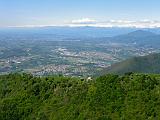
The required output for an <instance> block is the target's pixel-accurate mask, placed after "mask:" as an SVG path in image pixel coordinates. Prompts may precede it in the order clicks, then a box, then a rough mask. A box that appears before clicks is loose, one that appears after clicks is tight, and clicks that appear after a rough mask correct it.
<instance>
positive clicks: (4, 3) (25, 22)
mask: <svg viewBox="0 0 160 120" xmlns="http://www.w3.org/2000/svg"><path fill="white" fill-rule="evenodd" d="M159 13H160V0H0V27H9V26H54V25H59V26H63V25H68V26H96V27H97V26H99V27H113V26H118V27H123V26H124V27H130V26H131V27H160V22H159V21H160V14H159Z"/></svg>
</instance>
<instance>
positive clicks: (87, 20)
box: [71, 18, 96, 24]
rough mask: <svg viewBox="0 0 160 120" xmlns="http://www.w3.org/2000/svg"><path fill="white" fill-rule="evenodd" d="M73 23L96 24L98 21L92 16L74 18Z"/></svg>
mask: <svg viewBox="0 0 160 120" xmlns="http://www.w3.org/2000/svg"><path fill="white" fill-rule="evenodd" d="M71 23H72V24H94V23H96V21H95V20H94V19H90V18H82V19H78V20H72V21H71Z"/></svg>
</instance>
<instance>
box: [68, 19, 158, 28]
mask: <svg viewBox="0 0 160 120" xmlns="http://www.w3.org/2000/svg"><path fill="white" fill-rule="evenodd" d="M68 25H69V26H71V27H78V26H91V27H134V28H157V27H160V21H152V20H140V21H130V20H108V21H97V20H94V19H90V18H82V19H79V20H72V21H71V22H70V23H69V24H68Z"/></svg>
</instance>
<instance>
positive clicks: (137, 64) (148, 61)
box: [106, 53, 160, 74]
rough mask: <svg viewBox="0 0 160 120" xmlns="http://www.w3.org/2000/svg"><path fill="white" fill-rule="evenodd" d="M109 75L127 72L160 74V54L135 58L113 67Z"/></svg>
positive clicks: (110, 68)
mask: <svg viewBox="0 0 160 120" xmlns="http://www.w3.org/2000/svg"><path fill="white" fill-rule="evenodd" d="M106 72H107V73H114V74H124V73H127V72H138V73H160V53H155V54H150V55H147V56H141V57H134V58H131V59H128V60H125V61H122V62H119V63H116V64H113V65H111V66H110V67H109V68H107V70H106Z"/></svg>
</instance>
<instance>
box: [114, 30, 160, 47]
mask: <svg viewBox="0 0 160 120" xmlns="http://www.w3.org/2000/svg"><path fill="white" fill-rule="evenodd" d="M111 41H114V42H118V43H136V44H137V46H139V45H140V46H142V45H143V46H145V45H147V46H148V45H150V46H154V47H159V45H160V35H159V34H155V33H152V32H150V31H147V30H137V31H134V32H130V33H128V34H124V35H119V36H115V37H112V38H111Z"/></svg>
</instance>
